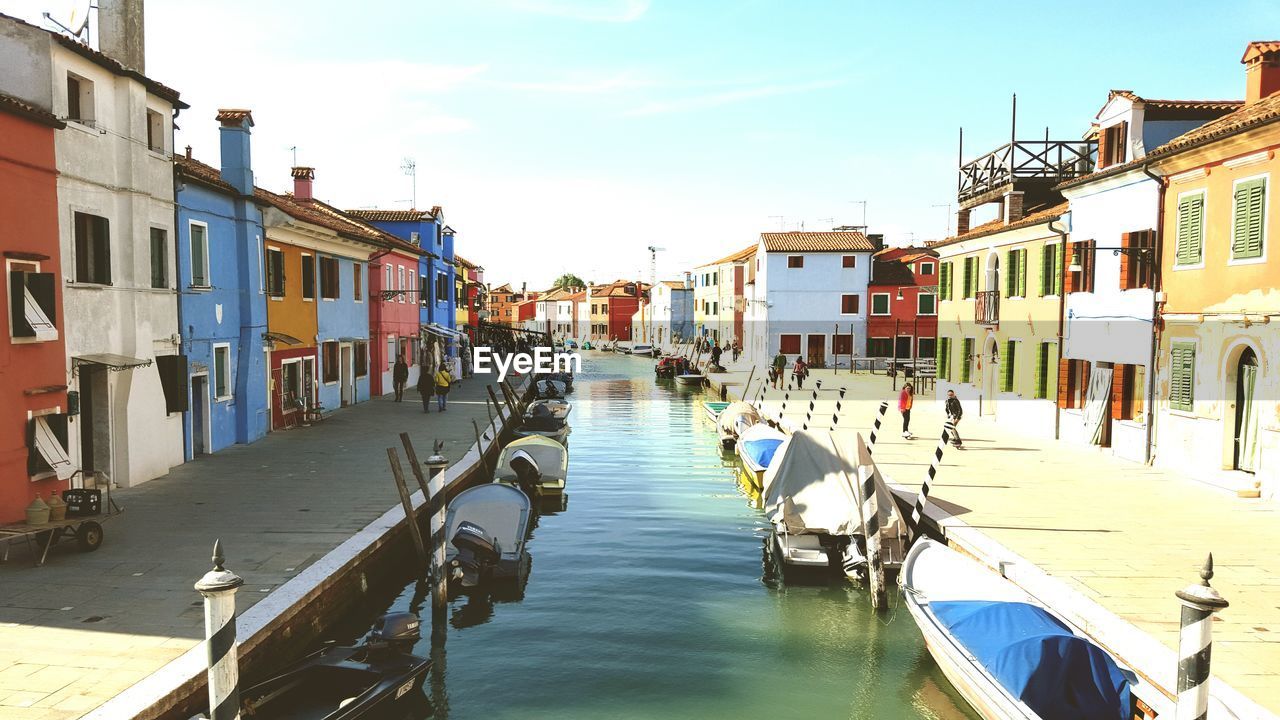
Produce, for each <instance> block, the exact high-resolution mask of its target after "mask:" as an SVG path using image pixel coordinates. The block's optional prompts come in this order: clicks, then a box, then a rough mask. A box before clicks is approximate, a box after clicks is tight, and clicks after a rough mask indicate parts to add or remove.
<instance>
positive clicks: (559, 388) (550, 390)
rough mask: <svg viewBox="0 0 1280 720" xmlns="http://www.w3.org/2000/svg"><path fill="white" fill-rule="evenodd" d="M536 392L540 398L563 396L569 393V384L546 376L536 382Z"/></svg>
mask: <svg viewBox="0 0 1280 720" xmlns="http://www.w3.org/2000/svg"><path fill="white" fill-rule="evenodd" d="M533 389H534V394H535V395H536V396H537V397H538V398H540V399H545V398H562V397H564V396H565V395H567V394H568V393H569V385H568V384H566V383H565V382H564V381H563V380H559V379H555V378H552V377H551V376H546V377H542V378H539V379H538V381H537V382H536V383H535V384H534V388H533Z"/></svg>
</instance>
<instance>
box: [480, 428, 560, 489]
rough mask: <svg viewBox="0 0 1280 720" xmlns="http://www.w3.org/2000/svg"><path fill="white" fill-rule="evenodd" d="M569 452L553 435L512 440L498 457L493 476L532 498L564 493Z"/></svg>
mask: <svg viewBox="0 0 1280 720" xmlns="http://www.w3.org/2000/svg"><path fill="white" fill-rule="evenodd" d="M568 469H569V451H568V450H566V449H565V447H564V446H563V445H561V444H560V443H558V442H556V441H555V440H552V439H551V438H546V437H542V436H539V435H532V436H529V437H522V438H519V439H518V440H513V441H511V443H510V444H508V445H507V446H506V447H504V448H502V454H501V455H499V456H498V469H497V470H496V471H494V474H493V479H494V480H495V481H497V482H503V483H508V484H511V485H515V486H516V487H518V488H520V489H521V490H523V491H524V493H525V494H526V495H528V496H530V497H533V496H535V495H552V494H560V493H563V492H564V481H565V477H566V476H567V474H568Z"/></svg>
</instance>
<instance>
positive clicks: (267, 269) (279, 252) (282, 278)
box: [262, 245, 288, 302]
mask: <svg viewBox="0 0 1280 720" xmlns="http://www.w3.org/2000/svg"><path fill="white" fill-rule="evenodd" d="M273 254H274V257H278V258H280V263H279V265H280V268H279V272H273V271H272V265H273V263H272V262H271V259H272V257H273ZM262 272H263V274H264V275H265V278H266V293H267V299H268V300H275V301H277V302H279V301H283V300H284V298H285V294H286V293H287V292H288V286H287V285H286V284H285V282H286V275H285V254H284V249H283V248H279V247H272V246H271V245H267V250H266V254H265V258H264V267H263V268H262ZM273 275H278V276H279V277H278V278H276V279H277V280H278V281H279V286H280V287H279V291H280V293H279V294H278V295H277V294H276V288H273V287H272V283H271V280H272V276H273Z"/></svg>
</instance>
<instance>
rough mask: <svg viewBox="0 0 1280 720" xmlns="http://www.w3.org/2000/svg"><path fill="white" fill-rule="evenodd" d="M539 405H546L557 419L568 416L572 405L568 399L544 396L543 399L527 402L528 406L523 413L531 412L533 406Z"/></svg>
mask: <svg viewBox="0 0 1280 720" xmlns="http://www.w3.org/2000/svg"><path fill="white" fill-rule="evenodd" d="M540 405H543V406H546V407H547V408H548V409H550V410H551V415H552V416H553V417H555V418H556V419H557V420H563V419H565V418H567V417H569V411H571V410H573V405H572V404H571V403H570V402H569V401H568V400H562V399H560V398H546V399H544V400H534V401H533V402H531V403H529V407H528V408H527V409H526V410H525V414H526V415H527V414H531V413H532V412H533V408H535V407H538V406H540Z"/></svg>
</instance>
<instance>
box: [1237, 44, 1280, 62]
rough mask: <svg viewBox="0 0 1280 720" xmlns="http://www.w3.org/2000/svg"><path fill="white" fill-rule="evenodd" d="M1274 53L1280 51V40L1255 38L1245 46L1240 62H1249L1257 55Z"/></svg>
mask: <svg viewBox="0 0 1280 720" xmlns="http://www.w3.org/2000/svg"><path fill="white" fill-rule="evenodd" d="M1272 53H1280V40H1254V41H1253V42H1251V43H1249V44H1248V45H1246V46H1245V48H1244V56H1243V57H1241V58H1240V62H1242V63H1247V62H1249V61H1250V60H1252V59H1254V58H1256V57H1261V56H1263V55H1270V54H1272Z"/></svg>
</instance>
